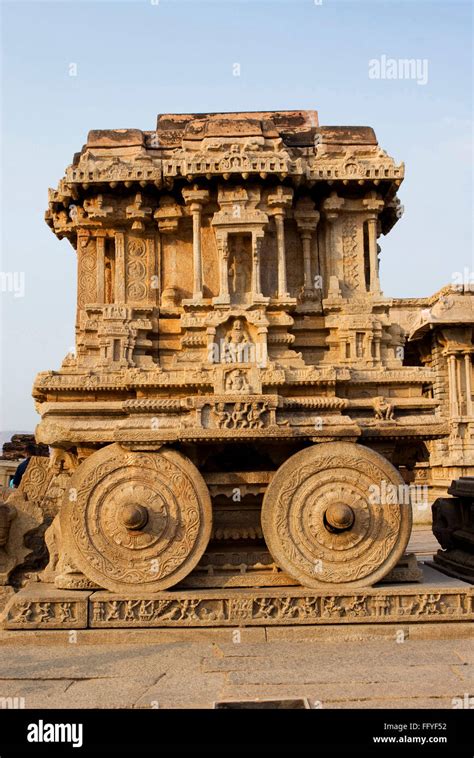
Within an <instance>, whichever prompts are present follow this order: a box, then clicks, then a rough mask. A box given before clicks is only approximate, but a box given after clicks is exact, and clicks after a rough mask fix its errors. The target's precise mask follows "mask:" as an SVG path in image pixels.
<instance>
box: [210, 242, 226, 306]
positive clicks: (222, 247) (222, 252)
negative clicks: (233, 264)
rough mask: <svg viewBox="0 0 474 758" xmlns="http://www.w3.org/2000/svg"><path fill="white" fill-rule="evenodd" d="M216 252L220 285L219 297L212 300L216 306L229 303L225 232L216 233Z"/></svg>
mask: <svg viewBox="0 0 474 758" xmlns="http://www.w3.org/2000/svg"><path fill="white" fill-rule="evenodd" d="M216 244H217V252H218V254H219V272H220V284H219V295H218V296H217V297H215V298H213V300H212V302H213V303H214V304H216V305H218V304H222V305H227V304H228V303H230V293H229V234H228V232H226V231H216Z"/></svg>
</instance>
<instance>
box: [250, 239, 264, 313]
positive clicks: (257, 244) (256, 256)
mask: <svg viewBox="0 0 474 758" xmlns="http://www.w3.org/2000/svg"><path fill="white" fill-rule="evenodd" d="M262 243H263V232H260V233H259V232H252V299H253V300H258V299H259V298H260V297H261V295H262V284H261V278H260V254H261V251H262Z"/></svg>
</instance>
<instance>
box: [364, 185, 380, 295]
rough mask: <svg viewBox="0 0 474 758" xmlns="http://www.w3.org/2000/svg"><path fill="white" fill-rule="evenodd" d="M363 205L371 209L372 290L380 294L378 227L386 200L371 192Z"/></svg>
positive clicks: (370, 262) (369, 235) (368, 226)
mask: <svg viewBox="0 0 474 758" xmlns="http://www.w3.org/2000/svg"><path fill="white" fill-rule="evenodd" d="M362 203H363V205H364V206H365V207H366V208H367V210H368V211H370V215H369V216H368V217H367V232H368V243H369V266H370V292H374V293H375V294H380V280H379V261H378V255H377V227H378V216H379V213H380V211H381V210H382V208H383V207H384V201H383V200H382V199H381V197H380V196H379V195H378V194H377V193H376V192H369V194H368V195H367V196H366V197H365V199H364V200H363V201H362Z"/></svg>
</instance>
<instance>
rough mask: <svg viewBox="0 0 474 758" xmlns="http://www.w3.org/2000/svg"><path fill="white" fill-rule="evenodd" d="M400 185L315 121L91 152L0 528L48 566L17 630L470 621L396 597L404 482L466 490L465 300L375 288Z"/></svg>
mask: <svg viewBox="0 0 474 758" xmlns="http://www.w3.org/2000/svg"><path fill="white" fill-rule="evenodd" d="M403 175H404V166H403V164H398V163H396V162H395V161H394V160H393V159H392V158H391V157H389V156H388V155H387V153H386V152H385V151H384V150H382V149H381V148H380V147H379V145H378V143H377V140H376V137H375V134H374V132H373V130H372V129H370V128H368V127H324V126H319V124H318V117H317V114H316V112H312V111H310V112H304V111H301V112H300V111H283V112H266V113H264V112H262V113H233V114H196V115H161V116H159V117H158V121H157V127H156V130H154V131H148V132H142V131H139V130H135V129H130V130H112V131H92V132H90V133H89V136H88V140H87V144H86V145H85V146H84V147H83V149H82V150H81V152H80V153H78V154H76V155H75V157H74V160H73V163H72V165H71V166H70V167H69V168H68V169H67V171H66V176H65V178H64V179H62V180H61V182H60V183H59V187H58V189H57V190H50V195H49V210H48V212H47V214H46V220H47V223H48V224H49V225H50V227H51V229H52V230H53V232H54V233H55V234H56V236H57V237H58V238H59V239H63V238H66V239H67V240H68V241H69V242H70V243H71V245H72V247H73V248H74V250H75V251H76V254H77V266H78V268H77V271H78V273H77V322H76V350H75V353H74V354H69V355H67V356H66V358H65V360H64V362H63V364H62V366H61V368H60V369H59V370H54V371H47V372H43V373H41V374H39V375H38V376H37V378H36V381H35V385H34V398H35V401H36V406H37V409H38V411H39V413H40V414H41V423H40V424H39V426H38V428H37V432H36V439H37V442H39V443H44V444H47V445H49V446H50V449H51V459H50V461H48V460H47V459H39V458H37V459H33V462H32V463H31V464H30V466H29V468H28V470H27V474H26V475H25V477H24V482H22V485H21V487H20V489H19V490H18V492H15V493H14V494H13V495H12V496H11V497H10V499H9V501H8V502H9V506H8V507H7V506H6V507H7V510H5V513H4V521H5V525H6V526H5V529H7V528H8V525H9V524H10V520H11V519H12V518H13V509H14V508H16V510H17V511H18V510H20V511H21V509H22V507H24V506H25V503H26V504H29V506H28V507H29V509H30V511H31V514H30V517H31V519H33V520H34V519H36V523H37V525H38V528H39V525H40V524H42V525H43V531H45V536H44V539H45V544H46V547H47V549H48V553H49V562H48V564H47V566H46V565H45V564H46V562H44V563H43V566H42V569H43V570H42V571H40V572H38V573H37V579H39V581H37V582H36V583H30V585H28V586H26V587H25V588H24V589H23V590H22V591H21V592H20V593H18V594H17V595H16V596H15V598H14V600H13V601H11V604H10V606H9V609H8V610H7V614H6V625H7V627H8V626H9V627H10V628H28V627H48V626H49V627H54V626H62V627H64V626H65V627H68V626H70V627H81V626H87V624H89V626H127V625H130V626H150V625H156V626H160V625H162V626H166V625H168V626H169V625H171V626H173V625H174V626H179V625H182V624H188V625H203V626H209V625H211V626H212V625H221V624H222V625H226V624H227V625H234V626H235V625H240V624H246V623H255V624H272V623H320V622H324V623H328V622H334V621H335V622H338V621H346V620H347V621H362V622H364V621H367V620H368V619H370V618H375V619H379V620H384V621H393V620H397V619H400V618H403V619H407V618H408V617H410V616H414V617H421V618H426V617H429V618H431V617H433V618H436V614H441V615H445V616H446V615H447V616H448V618H450V619H452V618H461V617H462V618H466V617H467V616H469V615H470V614H472V609H471V605H470V604H469V603H470V602H471V599H470V596H469V597H468V595H466V594H465V593H464V594H463V592H461V591H455V590H446V591H444V592H443V593H442V594H439V593H433V592H428V591H426V592H424V591H423V585H422V584H419V585H414V584H413V583H412V584H410V585H409V586H408V585H407V588H406V590H404V589H403V586H402V585H400V586H398V587H397V589H396V591H395V592H391V593H390V592H389V591H388V590H387V586H388V585H387V584H384V582H385V583H386V582H387V581H396V580H397V578H399V579H401V581H402V582H403V579H404V578H405V579H406V578H407V577H408V579H410V577H411V579H412V580H413V579H417V578H419V577H418V574H417V569H416V562H415V566H414V567H413V566H411V569H410V562H409V560H408V559H407V557H406V555H405V551H406V547H407V543H408V540H409V537H410V531H411V523H412V504H411V503H410V498H409V496H407V497H405V496H404V495H405V494H406V491H407V490H408V489H409V485H411V484H414V483H415V484H420V483H421V484H423V485H426V486H427V487H428V488H429V491H430V493H434V496H436V495H438V494H441V493H444V492H445V488H446V486H447V484H449V482H450V481H451V479H453V478H454V477H455V476H457V475H465V474H468V473H469V472H470V471H473V467H474V434H473V422H474V419H473V410H472V386H471V381H472V350H473V344H472V324H473V322H474V308H473V298H472V295H471V293H470V292H469V291H464V290H462V288H461V290H459V289H456V288H453V287H447V288H445V289H444V290H442V291H441V292H439V293H438V294H437V295H435V296H434V297H432V298H425V299H421V298H420V299H395V298H388V297H385V296H384V294H383V293H382V291H381V286H380V278H379V254H380V247H379V239H380V237H381V235H385V234H387V233H388V232H389V231H390V229H391V228H392V226H393V225H394V224H395V223H396V222H397V221H398V219H399V218H400V216H401V215H402V214H401V206H400V203H399V201H398V199H397V190H398V187H399V185H400V184H401V182H402V180H403ZM71 286H72V285H71ZM71 291H72V290H71ZM430 496H431V495H430ZM22 504H23V505H22ZM8 508H9V509H10V510H8ZM35 509H36V511H35ZM2 514H3V511H2V512H1V514H0V516H1V515H2ZM2 517H3V516H2ZM2 523H3V522H2ZM12 523H14V522H12ZM45 524H46V526H47V527H48V528H47V529H46V530H45ZM30 528H31V525H30ZM410 571H411V572H412V573H411V574H410ZM374 585H377V586H374Z"/></svg>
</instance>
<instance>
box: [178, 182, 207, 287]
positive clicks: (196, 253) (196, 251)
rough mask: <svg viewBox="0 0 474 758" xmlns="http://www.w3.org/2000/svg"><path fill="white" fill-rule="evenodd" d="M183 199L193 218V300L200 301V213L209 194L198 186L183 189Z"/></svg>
mask: <svg viewBox="0 0 474 758" xmlns="http://www.w3.org/2000/svg"><path fill="white" fill-rule="evenodd" d="M183 198H184V202H185V203H186V205H187V206H188V207H189V210H190V211H191V215H192V218H193V298H192V299H193V300H194V301H199V300H202V295H203V292H202V257H201V213H202V206H203V205H204V203H206V202H207V201H208V200H209V192H208V191H207V190H203V189H199V187H198V185H196V184H195V185H194V186H193V187H192V188H190V189H188V188H185V189H183Z"/></svg>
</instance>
